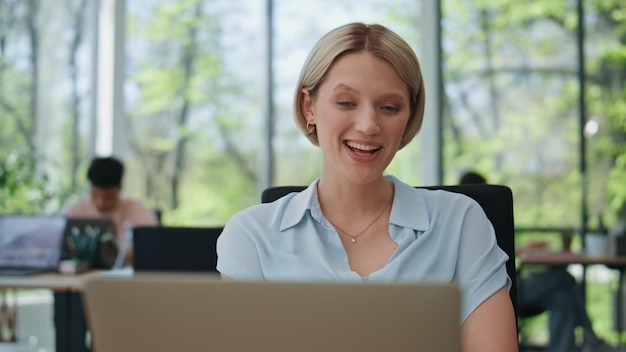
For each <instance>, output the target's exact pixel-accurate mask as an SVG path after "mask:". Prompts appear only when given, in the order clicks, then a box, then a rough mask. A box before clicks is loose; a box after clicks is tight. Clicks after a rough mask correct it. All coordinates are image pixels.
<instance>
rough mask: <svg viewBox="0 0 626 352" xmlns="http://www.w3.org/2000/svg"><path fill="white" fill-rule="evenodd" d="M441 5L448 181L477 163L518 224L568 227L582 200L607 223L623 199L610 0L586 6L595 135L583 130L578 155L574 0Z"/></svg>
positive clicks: (618, 33)
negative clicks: (509, 192)
mask: <svg viewBox="0 0 626 352" xmlns="http://www.w3.org/2000/svg"><path fill="white" fill-rule="evenodd" d="M443 4H444V10H443V13H444V16H445V19H444V22H443V23H444V32H443V34H442V37H443V41H444V53H443V55H444V80H445V87H446V88H445V89H446V93H447V95H446V99H447V100H446V102H445V122H444V126H445V129H444V151H443V152H444V170H445V172H446V174H447V180H448V182H454V181H456V178H457V177H458V175H459V174H460V173H461V172H462V171H464V170H465V169H477V170H479V171H480V172H482V173H484V174H486V176H487V178H488V180H489V181H490V182H492V183H501V184H507V185H509V186H510V187H511V188H512V189H513V193H514V198H515V219H516V225H517V226H521V227H524V226H526V227H537V226H561V227H578V226H580V224H581V215H582V212H583V204H584V205H585V206H586V211H587V213H588V214H589V217H590V218H595V217H596V216H597V215H598V214H606V215H607V220H608V221H609V222H612V221H615V218H616V214H617V212H618V210H619V209H620V208H622V207H624V204H626V203H625V200H626V197H625V195H626V193H625V192H626V187H624V182H623V181H624V179H625V178H624V176H625V174H626V170H624V168H623V167H624V161H623V160H624V159H625V158H626V156H624V155H625V154H624V153H625V149H626V148H625V147H624V145H626V143H624V142H626V138H625V137H624V136H625V134H626V128H625V127H626V126H624V124H623V123H622V124H621V125H620V121H622V120H624V117H623V116H625V115H626V109H625V108H624V103H623V101H624V96H625V94H624V92H625V91H624V81H625V76H626V66H624V65H623V62H625V61H626V59H625V57H624V55H625V54H624V53H625V52H626V50H624V44H625V43H624V41H625V40H626V18H625V17H624V16H623V13H624V10H623V8H622V7H621V5H620V1H617V0H602V1H600V0H592V1H585V9H586V11H587V14H589V16H588V17H586V19H585V25H586V27H587V35H586V36H587V41H586V50H585V55H586V56H585V63H586V65H585V67H586V77H587V79H586V84H587V86H586V88H587V89H586V97H587V98H588V99H587V100H586V102H587V105H586V110H585V118H586V120H594V121H596V122H598V123H599V125H600V130H599V132H598V133H596V134H595V135H586V137H585V141H584V142H585V144H586V147H587V149H586V153H585V155H584V159H585V160H584V161H583V159H582V157H581V155H580V153H579V152H578V151H579V150H580V145H581V138H580V132H579V131H580V129H581V124H580V114H581V112H580V107H579V100H578V99H579V94H580V88H579V82H578V78H577V75H578V71H577V69H578V62H577V61H576V57H577V42H576V41H577V30H578V24H577V21H578V15H577V8H576V2H575V1H549V2H546V1H530V2H514V1H506V0H502V1H481V2H474V3H471V2H464V1H458V0H448V1H444V2H443ZM582 162H585V163H586V169H587V174H586V177H585V178H583V177H582V175H581V174H580V165H581V163H582ZM583 192H585V193H584V194H583ZM583 202H586V203H583Z"/></svg>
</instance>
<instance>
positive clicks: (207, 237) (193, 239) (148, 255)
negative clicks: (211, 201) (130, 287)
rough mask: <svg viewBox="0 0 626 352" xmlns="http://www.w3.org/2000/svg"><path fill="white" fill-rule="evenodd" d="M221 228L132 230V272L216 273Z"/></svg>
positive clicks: (163, 227)
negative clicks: (217, 246)
mask: <svg viewBox="0 0 626 352" xmlns="http://www.w3.org/2000/svg"><path fill="white" fill-rule="evenodd" d="M222 230H223V228H222V227H175V226H162V227H151V226H140V227H135V228H134V229H133V270H134V271H135V272H167V271H177V272H181V271H182V272H189V271H191V272H194V271H195V272H217V270H216V266H217V251H216V248H215V247H216V244H217V238H218V237H219V235H220V234H221V233H222Z"/></svg>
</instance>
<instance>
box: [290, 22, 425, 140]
mask: <svg viewBox="0 0 626 352" xmlns="http://www.w3.org/2000/svg"><path fill="white" fill-rule="evenodd" d="M361 50H366V51H368V52H370V53H372V54H373V55H374V56H376V57H379V58H381V59H383V60H385V61H387V62H389V63H390V64H391V65H392V66H393V67H394V68H395V69H396V71H398V74H399V75H400V78H402V80H403V81H404V82H405V83H406V85H407V87H408V89H409V99H410V109H411V114H410V116H409V121H408V122H407V125H406V128H405V130H404V134H403V135H402V141H401V142H400V149H402V148H403V147H404V146H405V145H407V144H408V143H409V142H410V141H411V140H412V139H413V137H415V135H416V134H417V132H419V130H420V128H421V127H422V120H423V119H424V104H425V90H424V81H423V79H422V71H421V69H420V64H419V60H418V59H417V56H416V55H415V52H413V49H411V47H410V46H409V45H408V44H407V43H406V41H404V39H402V38H401V37H400V36H399V35H398V34H396V33H395V32H393V31H392V30H390V29H389V28H387V27H385V26H382V25H379V24H370V25H368V24H364V23H350V24H346V25H343V26H341V27H338V28H335V29H333V30H332V31H330V32H328V33H327V34H326V35H324V36H323V37H322V38H321V39H320V40H319V41H318V42H317V44H315V46H314V47H313V49H312V50H311V52H310V53H309V56H308V57H307V59H306V61H305V63H304V66H303V67H302V71H301V72H300V78H299V79H298V84H297V85H296V92H295V93H296V94H295V104H294V118H295V120H296V124H297V125H298V127H299V128H300V130H302V131H303V132H304V134H305V135H306V136H307V138H308V139H309V140H310V141H311V143H313V144H314V145H319V141H318V138H317V129H315V128H308V129H307V120H306V117H305V116H304V113H303V111H302V98H303V96H302V90H303V89H306V90H308V92H309V95H310V96H311V98H314V97H315V94H316V93H317V90H318V88H319V86H320V84H321V83H322V81H323V80H324V77H325V76H326V74H327V73H328V70H329V68H330V67H331V65H332V64H333V63H334V62H335V60H337V59H338V58H339V57H340V56H342V55H344V54H346V53H351V52H357V51H361Z"/></svg>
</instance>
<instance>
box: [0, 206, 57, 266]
mask: <svg viewBox="0 0 626 352" xmlns="http://www.w3.org/2000/svg"><path fill="white" fill-rule="evenodd" d="M65 222H66V219H65V216H63V215H23V214H6V215H1V216H0V275H31V274H36V273H43V272H55V271H57V270H58V266H59V262H60V260H61V242H62V241H63V231H64V229H65Z"/></svg>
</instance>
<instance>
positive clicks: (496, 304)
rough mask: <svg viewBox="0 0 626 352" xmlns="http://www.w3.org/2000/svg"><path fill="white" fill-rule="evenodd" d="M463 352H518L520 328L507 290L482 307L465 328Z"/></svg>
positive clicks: (486, 301) (466, 322) (484, 303)
mask: <svg viewBox="0 0 626 352" xmlns="http://www.w3.org/2000/svg"><path fill="white" fill-rule="evenodd" d="M461 347H462V350H463V352H474V351H480V352H509V351H512V352H517V351H518V350H519V348H518V341H517V324H516V321H515V313H514V311H513V304H512V303H511V297H510V296H509V293H508V292H507V289H506V287H503V288H501V289H500V290H499V291H497V292H496V293H494V294H493V295H491V297H489V298H487V300H485V301H484V302H483V303H481V304H480V305H479V306H478V307H477V308H476V309H475V310H474V311H473V312H472V314H470V316H469V317H468V318H467V319H466V320H465V322H464V323H463V325H462V326H461Z"/></svg>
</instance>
